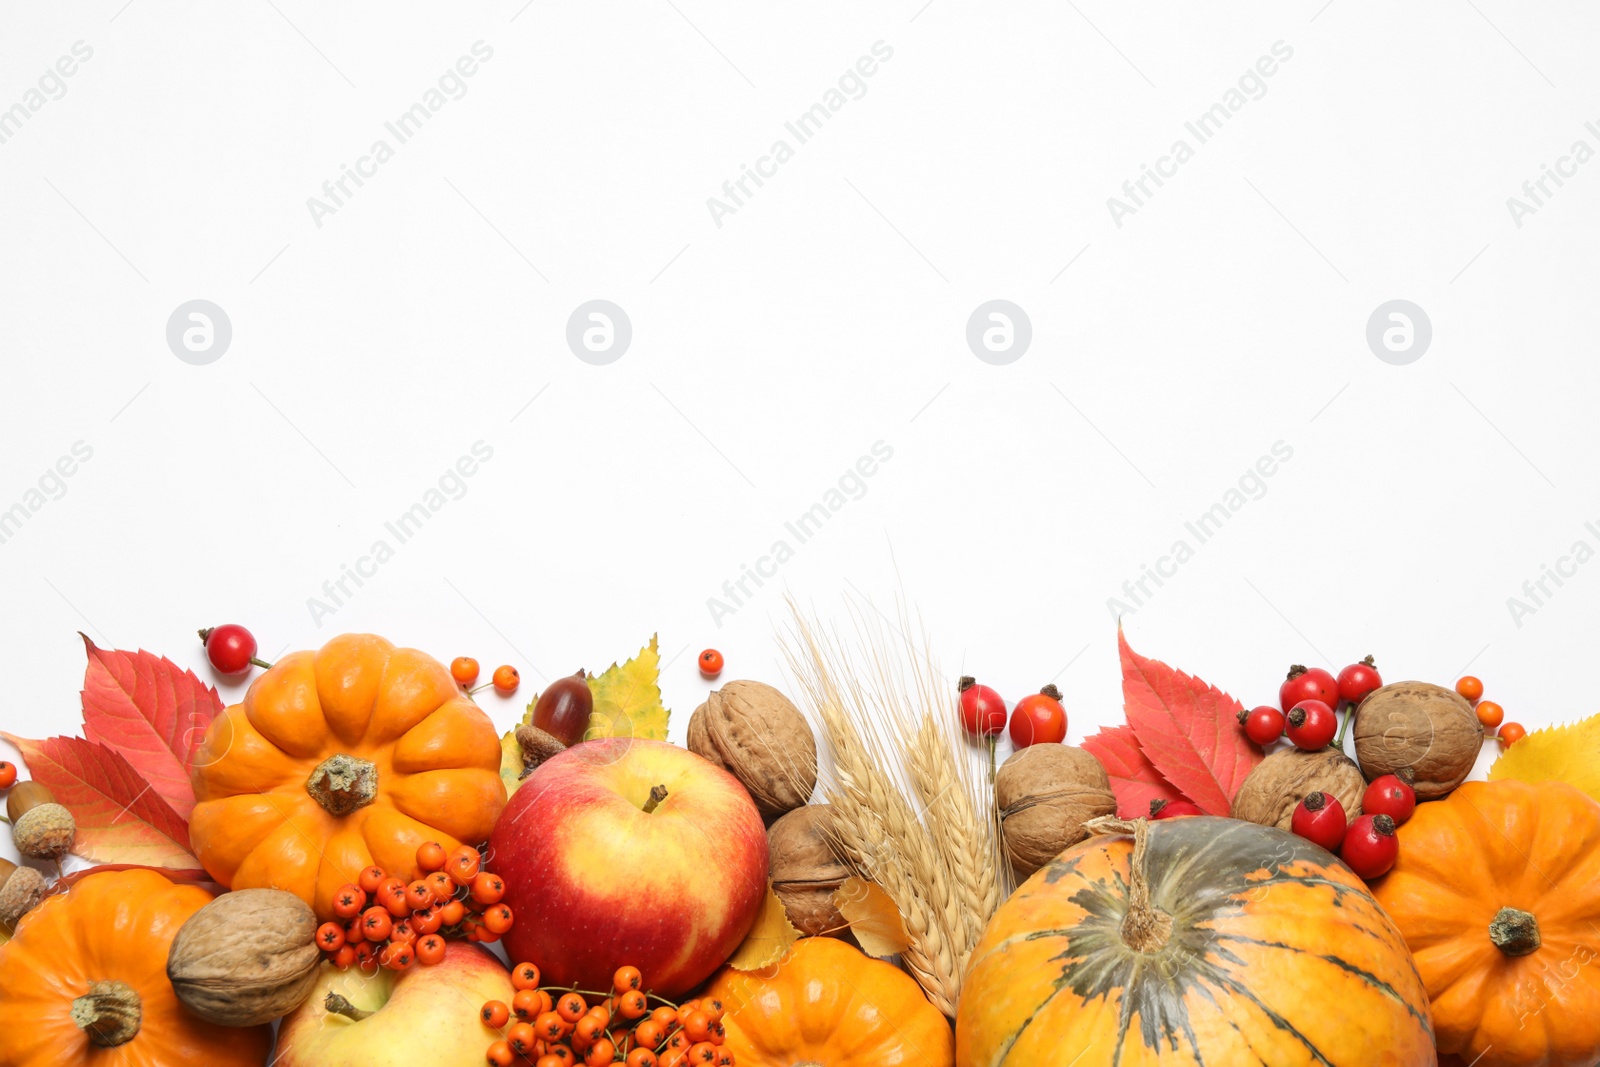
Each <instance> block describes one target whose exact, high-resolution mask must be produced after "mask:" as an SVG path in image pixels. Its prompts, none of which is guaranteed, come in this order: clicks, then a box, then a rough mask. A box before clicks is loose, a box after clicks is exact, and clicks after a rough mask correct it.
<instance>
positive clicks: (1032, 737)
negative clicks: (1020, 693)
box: [957, 676, 1067, 748]
mask: <svg viewBox="0 0 1600 1067" xmlns="http://www.w3.org/2000/svg"><path fill="white" fill-rule="evenodd" d="M957 689H958V691H959V692H960V694H961V728H962V729H963V730H965V731H966V732H967V733H968V734H969V735H971V736H972V737H979V738H986V739H992V738H994V737H996V736H998V735H999V733H1000V731H1001V730H1004V729H1005V728H1006V702H1005V698H1004V697H1002V696H1001V695H1000V694H999V693H997V692H995V691H994V690H993V689H990V688H989V687H988V686H986V685H979V684H978V683H977V680H976V679H974V678H972V677H970V676H963V677H962V679H961V681H960V683H959V685H958V686H957ZM1066 739H1067V709H1066V708H1064V707H1062V705H1061V690H1059V689H1057V688H1056V687H1055V686H1053V685H1047V686H1045V687H1044V688H1043V689H1041V690H1039V691H1038V692H1037V693H1030V694H1029V695H1027V696H1025V697H1023V698H1022V699H1021V700H1019V701H1017V706H1016V707H1014V708H1012V709H1011V744H1012V746H1013V747H1015V748H1027V747H1028V746H1029V745H1049V744H1055V743H1057V742H1060V741H1065V740H1066ZM991 743H992V741H991Z"/></svg>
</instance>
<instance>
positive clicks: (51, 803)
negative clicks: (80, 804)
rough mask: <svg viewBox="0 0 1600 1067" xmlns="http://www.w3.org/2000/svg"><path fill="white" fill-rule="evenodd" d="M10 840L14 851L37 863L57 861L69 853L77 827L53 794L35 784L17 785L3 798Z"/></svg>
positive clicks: (70, 813) (19, 783)
mask: <svg viewBox="0 0 1600 1067" xmlns="http://www.w3.org/2000/svg"><path fill="white" fill-rule="evenodd" d="M6 816H7V817H8V818H9V819H10V820H11V839H12V840H13V841H15V842H16V844H17V851H18V852H21V853H22V854H23V855H24V856H32V857H33V858H34V859H39V860H55V859H60V858H61V857H62V856H64V855H66V854H67V853H68V852H71V851H72V842H73V839H74V838H76V837H77V836H78V824H77V823H75V822H73V820H72V812H70V811H68V810H67V809H66V808H64V807H62V806H61V805H60V804H57V803H56V798H55V795H54V794H52V793H51V792H50V790H49V789H48V788H47V787H45V786H43V785H41V784H40V783H38V782H18V783H17V785H16V786H15V787H13V788H12V790H11V795H10V796H8V797H7V798H6Z"/></svg>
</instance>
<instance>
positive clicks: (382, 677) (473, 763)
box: [189, 634, 506, 918]
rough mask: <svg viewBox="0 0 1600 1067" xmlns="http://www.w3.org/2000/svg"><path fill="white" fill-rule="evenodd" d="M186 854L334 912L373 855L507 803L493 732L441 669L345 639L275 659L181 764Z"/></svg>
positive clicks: (220, 872)
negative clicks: (187, 792) (189, 783)
mask: <svg viewBox="0 0 1600 1067" xmlns="http://www.w3.org/2000/svg"><path fill="white" fill-rule="evenodd" d="M193 780H194V791H195V797H196V799H197V801H198V803H197V804H196V805H195V808H194V814H193V815H192V816H190V819H189V840H190V842H191V843H192V844H193V846H194V850H195V855H196V856H198V857H199V858H200V862H201V863H203V864H204V865H205V868H206V870H207V871H209V872H211V876H212V877H213V878H215V879H216V880H217V881H218V882H220V883H222V884H223V885H225V886H228V887H229V888H232V889H251V888H268V889H284V890H287V891H289V892H291V893H294V894H295V895H297V896H298V897H300V899H302V900H304V901H306V902H307V903H308V904H311V905H312V907H314V908H315V909H316V911H317V914H318V915H319V916H321V917H323V918H327V917H328V916H330V915H331V914H332V901H333V894H334V892H335V891H336V890H337V889H338V888H339V886H341V885H343V884H345V883H347V882H354V881H355V880H356V875H357V874H358V873H359V872H360V870H361V868H363V867H365V866H367V865H368V864H371V863H376V864H378V865H379V866H380V867H383V868H384V869H385V870H387V871H390V872H391V873H394V874H396V875H398V876H399V877H401V878H404V877H406V876H407V875H408V874H409V873H410V871H411V869H412V867H413V866H414V865H415V862H416V852H417V846H418V845H420V844H422V843H423V842H424V841H438V842H440V843H441V844H443V845H444V846H445V847H446V848H447V849H449V848H453V847H455V846H456V845H458V844H461V843H467V844H473V845H475V844H478V843H479V842H481V841H483V840H485V839H487V838H488V836H489V831H490V830H491V829H492V828H493V827H494V821H495V819H497V818H498V817H499V815H500V811H501V809H502V808H504V807H505V804H506V790H505V786H504V784H503V783H502V782H501V780H500V739H499V737H498V736H497V735H496V734H495V730H494V725H493V724H492V723H491V722H490V721H489V717H488V716H487V715H485V714H484V713H483V711H482V710H481V709H479V707H478V706H477V705H476V704H474V703H473V702H472V701H471V700H470V699H469V698H468V697H467V696H466V694H465V693H463V692H462V691H461V688H460V687H459V686H458V685H456V682H455V679H453V678H451V677H450V672H449V670H447V669H446V668H445V666H444V665H443V664H442V663H440V662H438V661H437V660H435V659H434V658H433V657H431V656H429V655H427V654H425V653H422V652H418V651H416V650H415V649H410V648H396V647H395V646H394V645H392V644H390V643H389V642H388V641H385V640H384V639H383V638H381V637H374V636H371V635H370V634H345V635H344V636H341V637H336V638H334V639H333V640H331V641H329V642H328V643H327V644H326V645H324V646H323V647H322V648H321V650H319V651H317V652H295V653H292V654H290V655H287V656H284V657H283V658H282V659H280V660H279V661H278V662H277V663H276V664H274V665H273V667H272V669H271V670H269V671H267V672H266V673H265V674H263V675H262V676H261V677H259V678H257V679H256V680H255V681H254V682H253V683H252V684H251V686H250V689H249V691H248V692H247V693H246V694H245V698H244V702H243V703H242V704H235V705H233V706H232V707H230V708H228V709H227V711H225V712H224V713H223V714H222V715H220V716H218V717H217V719H216V720H215V721H214V722H213V723H212V724H211V727H210V729H209V730H208V731H207V733H206V740H205V744H204V745H203V746H202V747H201V749H200V752H199V754H198V755H197V756H196V760H195V769H194V772H193Z"/></svg>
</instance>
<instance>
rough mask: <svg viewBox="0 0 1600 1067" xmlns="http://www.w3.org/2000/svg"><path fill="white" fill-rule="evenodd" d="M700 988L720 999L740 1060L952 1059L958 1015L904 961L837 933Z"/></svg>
mask: <svg viewBox="0 0 1600 1067" xmlns="http://www.w3.org/2000/svg"><path fill="white" fill-rule="evenodd" d="M702 996H706V997H716V998H718V999H719V1000H721V1001H722V1003H723V1007H724V1010H725V1011H726V1013H727V1014H726V1015H725V1016H724V1017H723V1025H724V1026H725V1027H726V1028H727V1031H728V1038H727V1048H728V1049H729V1050H730V1051H731V1052H732V1053H733V1055H734V1059H735V1060H736V1061H737V1062H738V1063H739V1067H803V1065H811V1067H951V1063H952V1060H953V1056H952V1053H953V1049H952V1048H951V1044H952V1042H951V1038H950V1022H949V1020H948V1019H946V1018H945V1017H944V1013H943V1012H941V1011H940V1010H939V1009H938V1008H935V1007H934V1006H933V1005H932V1004H929V1003H928V998H927V997H925V996H923V995H922V990H921V988H919V987H918V986H917V983H916V982H915V981H913V980H912V978H911V977H910V976H909V975H907V974H906V973H905V972H904V971H902V970H901V969H900V968H898V967H895V966H892V965H891V964H887V963H884V962H882V961H881V960H875V959H873V958H872V957H870V956H867V955H865V954H864V953H862V952H861V950H860V949H857V948H854V947H852V946H850V945H847V944H845V943H844V942H843V941H840V940H838V939H836V938H832V937H807V938H802V939H801V940H799V941H796V942H795V943H794V945H793V947H791V948H790V949H789V951H788V953H787V954H786V955H785V956H784V957H783V959H782V960H781V961H779V962H778V963H777V964H776V965H775V966H773V967H770V968H768V969H767V970H764V971H735V970H732V969H731V968H723V970H722V971H720V972H719V973H718V974H717V975H716V977H714V978H713V979H712V980H711V985H710V986H708V987H707V989H706V991H705V993H704V994H702Z"/></svg>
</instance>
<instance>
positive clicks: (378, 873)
mask: <svg viewBox="0 0 1600 1067" xmlns="http://www.w3.org/2000/svg"><path fill="white" fill-rule="evenodd" d="M387 877H389V872H388V871H386V870H384V869H383V868H382V867H379V866H378V865H377V864H373V865H372V866H370V867H363V868H361V873H360V874H358V875H356V885H358V886H360V887H361V891H362V892H363V893H365V894H367V895H368V896H371V895H372V894H374V893H376V892H377V891H378V887H379V886H380V885H382V884H383V880H384V879H385V878H387Z"/></svg>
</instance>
